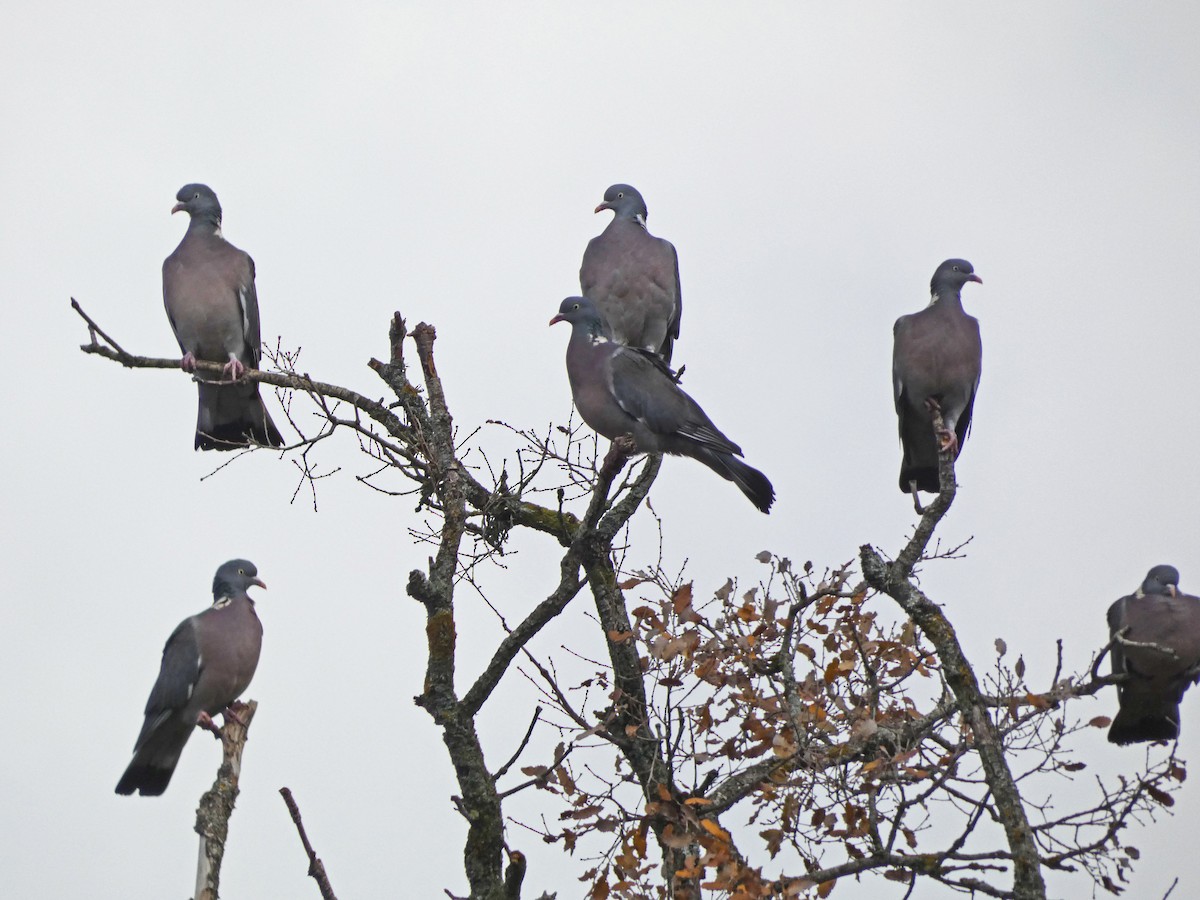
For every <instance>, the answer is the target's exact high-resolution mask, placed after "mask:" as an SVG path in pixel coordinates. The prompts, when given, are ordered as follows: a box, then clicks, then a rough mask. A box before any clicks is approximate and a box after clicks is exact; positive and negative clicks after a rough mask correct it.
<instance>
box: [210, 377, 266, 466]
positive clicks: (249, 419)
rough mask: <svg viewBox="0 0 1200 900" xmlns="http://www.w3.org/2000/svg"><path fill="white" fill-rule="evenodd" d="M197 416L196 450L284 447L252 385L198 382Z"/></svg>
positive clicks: (252, 383)
mask: <svg viewBox="0 0 1200 900" xmlns="http://www.w3.org/2000/svg"><path fill="white" fill-rule="evenodd" d="M199 387H200V411H199V413H198V414H197V416H196V449H197V450H238V449H240V448H242V447H246V446H248V445H249V443H250V442H254V443H256V444H266V445H267V446H269V447H280V446H282V445H283V436H282V435H281V434H280V433H279V429H278V428H276V427H275V423H274V422H272V421H271V414H270V413H268V412H267V408H266V407H265V406H263V402H262V397H260V396H259V394H258V385H257V384H255V383H254V382H244V383H241V384H226V385H217V384H209V383H204V382H201V384H200V385H199Z"/></svg>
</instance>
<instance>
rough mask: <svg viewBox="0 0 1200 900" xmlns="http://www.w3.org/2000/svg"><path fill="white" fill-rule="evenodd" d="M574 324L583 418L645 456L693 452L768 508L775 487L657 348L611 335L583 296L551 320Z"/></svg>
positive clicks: (570, 356) (571, 372) (573, 360)
mask: <svg viewBox="0 0 1200 900" xmlns="http://www.w3.org/2000/svg"><path fill="white" fill-rule="evenodd" d="M555 322H570V323H571V326H572V329H573V330H572V331H571V340H570V343H568V344H567V376H568V378H570V381H571V394H572V395H573V396H574V398H575V406H576V408H577V409H578V410H579V415H580V416H582V417H583V420H584V421H585V422H587V423H588V425H590V426H591V427H592V428H594V429H595V430H596V431H597V432H598V433H599V434H602V435H603V436H604V437H606V438H608V439H609V440H616V439H617V438H619V437H622V436H624V435H630V436H632V437H633V441H634V443H635V444H636V446H637V449H638V450H640V451H641V452H643V453H671V454H674V455H675V456H690V457H692V459H697V460H699V461H700V462H702V463H704V465H706V466H708V467H709V468H710V469H712V470H713V471H714V472H716V473H717V474H718V475H720V476H721V477H722V478H724V479H726V480H728V481H732V482H733V483H734V484H736V485H737V486H738V487H739V488H741V491H742V493H743V494H745V495H746V496H747V497H749V498H750V502H751V503H753V504H754V505H755V506H756V507H758V508H759V509H760V510H762V511H763V512H768V511H769V510H770V509H771V503H772V502H773V501H774V499H775V488H773V487H772V486H771V482H770V481H768V480H767V477H766V476H765V475H763V473H762V472H760V471H758V470H757V469H754V468H751V467H750V466H748V465H746V464H745V463H744V462H742V461H741V460H740V459H738V458H737V457H739V456H741V455H742V448H741V447H739V446H738V445H737V444H735V443H734V442H733V441H731V440H729V438H727V437H725V435H723V434H722V433H721V432H720V431H719V430H718V429H717V426H716V425H714V424H713V423H712V420H711V419H709V417H708V416H707V415H705V413H704V410H702V409H701V408H700V406H699V405H698V404H697V403H696V401H695V400H693V399H692V398H691V397H689V396H688V395H687V394H686V393H684V392H683V390H682V389H681V388H680V387H679V385H678V384H677V383H676V380H675V374H674V373H673V372H672V371H671V370H670V369H669V368H667V366H666V364H665V363H664V362H663V361H662V359H661V358H660V357H659V356H658V355H657V354H655V353H652V352H651V351H649V350H645V349H643V348H641V347H626V346H623V345H622V344H619V343H617V342H615V341H612V340H610V339H609V338H608V337H607V336H606V335H607V333H608V332H607V329H606V326H605V323H604V321H603V318H602V317H601V315H600V311H599V310H597V309H596V306H595V304H594V303H592V301H591V300H589V299H588V298H586V297H568V298H567V299H566V300H564V301H563V302H562V305H561V306H559V308H558V315H556V316H555V317H554V318H553V319H551V320H550V324H551V325H553V324H554V323H555Z"/></svg>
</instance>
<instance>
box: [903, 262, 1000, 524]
mask: <svg viewBox="0 0 1200 900" xmlns="http://www.w3.org/2000/svg"><path fill="white" fill-rule="evenodd" d="M969 281H974V282H976V283H978V284H982V283H983V280H982V279H981V278H980V277H979V276H978V275H976V274H975V270H974V269H973V268H972V267H971V264H970V263H969V262H967V261H966V260H965V259H948V260H946V261H945V262H944V263H942V264H941V265H940V266H938V267H937V271H935V272H934V273H933V280H932V281H931V282H930V285H929V287H930V292H931V299H930V301H929V305H928V306H927V307H925V309H923V310H921V311H920V312H916V313H912V314H911V315H907V316H901V317H900V318H899V319H897V320H896V325H895V327H894V328H893V332H892V333H893V339H894V342H893V346H892V388H893V391H892V393H893V399H894V400H895V403H896V415H897V416H898V417H899V419H900V444H901V447H902V448H903V453H904V456H903V460H902V462H901V463H900V490H901V491H904V492H905V493H911V494H912V495H913V499H914V500H915V499H916V493H917V491H928V492H930V493H937V492H938V491H939V485H938V452H939V450H945V451H950V452H953V453H954V458H955V459H957V458H958V454H959V453H960V452H961V451H962V445H963V443H964V442H965V441H966V439H967V433H968V432H969V431H970V428H971V412H972V409H973V407H974V405H975V393H976V391H977V390H978V389H979V375H980V371H981V369H982V365H983V345H982V343H981V342H980V339H979V322H978V321H977V320H976V319H975V318H974V317H973V316H969V315H967V313H966V312H965V311H964V310H963V306H962V296H961V291H962V288H963V285H965V284H966V283H967V282H969ZM935 408H940V409H941V413H942V421H943V423H944V426H945V427H944V429H943V430H942V431H941V432H940V433H939V434H938V435H937V436H936V439H935V436H934V433H933V413H932V410H933V409H935Z"/></svg>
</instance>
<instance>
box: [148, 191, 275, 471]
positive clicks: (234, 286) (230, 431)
mask: <svg viewBox="0 0 1200 900" xmlns="http://www.w3.org/2000/svg"><path fill="white" fill-rule="evenodd" d="M175 199H176V200H178V201H179V202H178V203H176V204H175V206H174V208H173V209H172V210H171V212H172V213H176V212H179V211H181V210H182V211H183V212H186V213H187V214H188V216H189V217H190V221H189V223H188V229H187V233H185V234H184V236H183V240H182V241H180V242H179V246H178V247H176V248H175V252H174V253H172V254H171V255H170V256H168V257H167V258H166V260H165V261H164V262H163V270H162V272H163V303H164V304H165V306H166V308H167V319H168V320H170V322H171V329H172V330H173V331H174V332H175V338H176V340H178V341H179V348H180V350H182V351H183V359H182V360H181V362H180V364H181V366H182V367H183V370H184V371H185V372H194V371H195V369H196V361H197V360H207V361H209V362H217V363H221V364H222V365H223V366H224V367H225V374H226V376H227V377H228V378H229V381H228V382H215V381H211V380H206V379H203V378H202V379H200V380H199V385H198V387H199V391H200V409H199V413H198V415H197V417H196V443H195V446H196V448H197V449H199V450H235V449H237V448H239V447H245V446H248V445H249V444H250V443H255V444H267V445H269V446H272V447H278V446H281V445H282V444H283V437H282V436H281V435H280V433H279V429H278V428H276V427H275V423H274V422H272V421H271V416H270V414H269V413H268V412H267V410H266V408H265V407H264V406H263V402H262V398H261V397H260V396H259V393H258V383H257V382H254V381H245V380H241V376H242V374H243V373H244V372H245V371H246V369H257V368H258V362H259V358H260V353H261V338H260V334H259V321H258V295H257V293H256V292H255V290H254V260H252V259H251V258H250V256H249V255H248V254H247V253H245V252H244V251H242V250H239V249H238V248H237V247H235V246H233V244H231V243H229V242H228V241H227V240H225V238H224V236H223V235H222V234H221V204H220V203H219V202H218V201H217V195H216V194H214V193H213V192H212V189H211V188H209V187H208V186H207V185H204V184H188V185H184V186H183V187H182V188H180V189H179V193H178V194H177V195H176V197H175Z"/></svg>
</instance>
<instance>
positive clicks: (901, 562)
mask: <svg viewBox="0 0 1200 900" xmlns="http://www.w3.org/2000/svg"><path fill="white" fill-rule="evenodd" d="M933 428H934V431H935V433H937V432H938V431H940V430H942V428H943V422H942V417H941V414H940V412H938V411H936V410H935V411H934V414H933ZM938 478H939V486H940V488H941V492H940V493H939V495H938V497H937V499H936V500H934V502H933V503H932V504H930V506H929V507H928V509H926V510H925V513H924V515H922V516H921V521H920V522H919V523H918V525H917V528H916V529H915V531H914V533H913V537H912V539H911V540H910V541H909V542H908V544H907V545H906V546H905V548H904V549H903V550H902V551H901V552H900V554H899V555H898V556H897V557H896V559H895V561H894V562H891V563H888V562H885V561H884V559H883V557H882V556H881V555H880V553H879V551H877V550H876V549H875V548H874V547H872V546H871V545H870V544H864V545H863V546H862V547H861V548H860V561H861V564H862V571H863V575H864V577H865V578H866V579H867V582H868V583H869V584H870V585H871V587H873V588H874V589H875V590H877V591H880V592H882V593H884V594H887V595H888V596H889V597H891V598H892V599H893V600H895V601H896V602H897V603H898V604H899V605H900V607H901V608H902V609H903V610H904V611H905V612H906V613H907V614H908V615H909V616H910V617H911V618H912V620H913V621H914V622H915V623H916V624H917V627H919V628H920V629H921V630H922V631H923V632H924V633H925V635H926V636H927V637H928V638H929V640H930V642H931V643H932V644H933V646H934V647H935V649H936V650H937V654H938V657H939V659H940V660H941V662H942V672H943V674H944V676H945V679H946V683H947V684H948V685H949V686H950V689H951V690H952V691H953V692H954V696H955V699H956V700H957V701H958V706H959V709H960V711H961V712H962V715H963V717H964V718H965V719H966V721H967V723H968V724H969V726H970V728H971V731H972V734H973V735H974V740H975V747H976V749H977V750H978V752H979V756H980V760H981V762H982V764H983V769H984V773H985V775H986V777H987V782H988V786H989V787H990V788H991V790H992V795H993V798H994V801H995V804H996V808H997V810H998V811H999V814H1000V819H1001V824H1002V825H1003V827H1004V831H1005V834H1006V836H1007V838H1008V844H1009V849H1010V851H1011V852H1012V858H1013V896H1014V897H1015V898H1016V900H1035V898H1043V900H1044V898H1045V896H1046V885H1045V881H1044V880H1043V878H1042V872H1041V861H1040V859H1039V857H1038V848H1037V842H1036V841H1035V840H1034V835H1033V831H1032V829H1031V828H1030V826H1029V820H1028V818H1027V817H1026V815H1025V806H1024V804H1023V803H1022V801H1021V794H1020V791H1019V790H1018V789H1017V784H1016V781H1015V779H1014V778H1013V775H1012V771H1011V770H1010V769H1009V767H1008V762H1007V761H1006V760H1005V757H1004V749H1003V747H1002V746H1001V743H1000V738H999V735H998V733H997V730H996V726H995V723H994V722H993V721H992V719H991V717H990V716H989V714H988V708H987V704H986V702H985V701H984V698H983V696H982V694H981V692H980V690H979V683H978V681H977V680H976V677H975V670H974V669H973V668H972V667H971V664H970V662H969V661H968V660H967V657H966V654H965V653H963V649H962V646H961V645H960V644H959V642H958V636H957V635H956V634H955V631H954V626H953V625H951V623H950V620H949V619H948V618H947V617H946V615H945V613H943V612H942V609H941V608H940V607H939V606H938V605H937V604H936V603H934V602H933V601H931V600H930V599H929V598H928V597H926V596H925V594H924V593H923V592H922V591H921V590H920V589H919V588H918V587H917V586H916V585H915V584H914V583H913V581H912V574H913V569H914V567H915V566H916V564H917V562H918V561H919V560H920V559H921V557H922V556H923V554H924V553H925V551H926V548H927V547H928V545H929V541H930V539H931V538H932V537H933V532H934V529H935V528H936V527H937V524H938V522H940V521H941V519H942V516H944V515H945V514H946V512H947V511H948V510H949V509H950V505H951V503H952V502H953V501H954V494H955V490H956V484H955V478H954V457H953V454H952V453H950V452H942V453H939V454H938Z"/></svg>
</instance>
